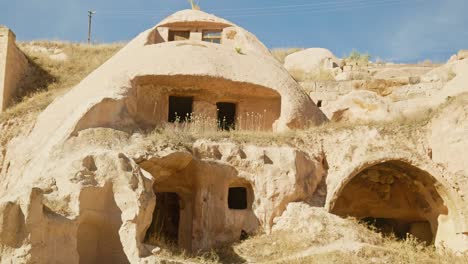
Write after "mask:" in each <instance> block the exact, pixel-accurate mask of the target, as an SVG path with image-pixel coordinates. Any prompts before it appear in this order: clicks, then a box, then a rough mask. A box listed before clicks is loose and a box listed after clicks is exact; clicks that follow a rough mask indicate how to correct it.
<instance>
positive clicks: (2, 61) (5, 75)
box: [0, 27, 28, 111]
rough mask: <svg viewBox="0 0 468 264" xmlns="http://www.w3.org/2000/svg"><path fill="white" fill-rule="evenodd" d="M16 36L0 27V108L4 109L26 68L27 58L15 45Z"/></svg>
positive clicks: (14, 93)
mask: <svg viewBox="0 0 468 264" xmlns="http://www.w3.org/2000/svg"><path fill="white" fill-rule="evenodd" d="M15 41H16V36H15V34H14V33H13V31H11V30H10V29H8V28H6V27H0V110H1V111H4V110H6V109H7V107H8V106H9V105H11V103H12V100H13V99H14V98H15V96H16V91H17V90H18V89H19V88H20V86H21V81H22V80H23V78H24V76H25V74H26V72H27V69H28V60H27V59H26V57H25V56H24V54H23V52H21V51H20V50H19V49H18V47H17V46H16V42H15Z"/></svg>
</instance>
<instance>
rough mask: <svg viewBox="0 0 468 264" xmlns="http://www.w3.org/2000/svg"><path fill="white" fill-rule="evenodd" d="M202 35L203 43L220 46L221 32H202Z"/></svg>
mask: <svg viewBox="0 0 468 264" xmlns="http://www.w3.org/2000/svg"><path fill="white" fill-rule="evenodd" d="M202 34H203V36H202V40H203V41H205V42H211V43H217V44H221V38H222V37H221V35H222V32H221V31H220V30H204V31H203V33H202Z"/></svg>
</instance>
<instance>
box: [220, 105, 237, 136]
mask: <svg viewBox="0 0 468 264" xmlns="http://www.w3.org/2000/svg"><path fill="white" fill-rule="evenodd" d="M216 108H217V109H218V127H219V128H220V129H221V130H226V131H229V130H234V129H235V128H236V127H235V126H236V104H234V103H216Z"/></svg>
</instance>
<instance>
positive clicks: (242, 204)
mask: <svg viewBox="0 0 468 264" xmlns="http://www.w3.org/2000/svg"><path fill="white" fill-rule="evenodd" d="M228 206H229V209H236V210H245V209H247V189H246V188H244V187H234V188H229V193H228Z"/></svg>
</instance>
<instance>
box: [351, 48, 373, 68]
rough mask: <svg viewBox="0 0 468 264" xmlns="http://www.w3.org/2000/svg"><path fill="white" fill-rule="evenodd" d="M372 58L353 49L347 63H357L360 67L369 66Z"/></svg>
mask: <svg viewBox="0 0 468 264" xmlns="http://www.w3.org/2000/svg"><path fill="white" fill-rule="evenodd" d="M370 59H371V56H370V55H369V53H360V52H359V51H357V50H355V49H353V50H352V51H351V53H350V54H349V55H348V57H346V58H345V62H346V63H347V64H348V63H356V64H358V65H367V64H369V60H370Z"/></svg>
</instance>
